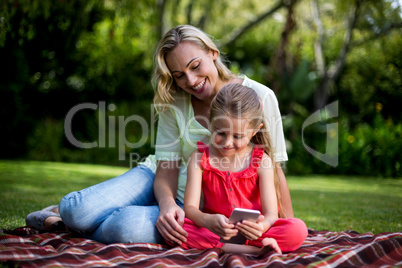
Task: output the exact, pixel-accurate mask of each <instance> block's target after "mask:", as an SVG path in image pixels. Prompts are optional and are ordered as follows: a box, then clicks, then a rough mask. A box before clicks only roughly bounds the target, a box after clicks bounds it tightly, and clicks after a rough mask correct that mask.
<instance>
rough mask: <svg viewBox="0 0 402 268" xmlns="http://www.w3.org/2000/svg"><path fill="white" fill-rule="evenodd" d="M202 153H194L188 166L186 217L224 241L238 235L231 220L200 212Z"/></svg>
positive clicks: (185, 196)
mask: <svg viewBox="0 0 402 268" xmlns="http://www.w3.org/2000/svg"><path fill="white" fill-rule="evenodd" d="M201 157H202V153H200V152H198V151H194V152H193V153H192V154H191V156H190V160H189V163H188V166H187V184H186V190H185V192H184V212H185V213H186V217H187V218H189V219H190V220H191V221H193V222H194V224H195V225H197V226H200V227H205V228H207V229H208V230H210V231H211V232H213V233H215V234H217V235H219V236H220V237H222V238H224V239H229V238H230V237H232V236H234V235H236V234H237V232H238V231H237V230H236V229H233V228H234V225H233V224H229V219H228V218H226V217H225V216H224V215H221V214H208V213H203V212H202V211H200V209H199V207H200V200H201V191H202V172H203V170H202V167H201Z"/></svg>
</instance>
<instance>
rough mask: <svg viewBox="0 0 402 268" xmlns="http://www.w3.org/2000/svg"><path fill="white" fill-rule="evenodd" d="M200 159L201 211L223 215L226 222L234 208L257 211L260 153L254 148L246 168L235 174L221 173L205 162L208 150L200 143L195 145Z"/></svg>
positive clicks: (259, 149)
mask: <svg viewBox="0 0 402 268" xmlns="http://www.w3.org/2000/svg"><path fill="white" fill-rule="evenodd" d="M197 147H198V150H199V151H200V152H202V153H203V155H202V157H201V167H202V169H203V173H202V191H203V194H204V206H203V209H202V211H203V212H206V213H212V214H216V213H219V214H223V215H225V216H226V217H228V218H229V216H230V214H231V213H232V210H233V209H234V208H235V207H239V208H248V209H256V210H259V211H261V200H260V188H259V177H258V175H257V170H258V168H259V166H260V162H261V159H262V156H263V154H264V149H263V148H260V147H254V148H253V152H252V155H251V160H250V164H249V165H248V167H247V168H245V169H243V170H241V171H238V172H231V171H221V170H219V169H217V168H215V167H213V166H212V165H211V164H210V162H209V147H208V146H207V145H205V144H203V143H202V142H198V143H197Z"/></svg>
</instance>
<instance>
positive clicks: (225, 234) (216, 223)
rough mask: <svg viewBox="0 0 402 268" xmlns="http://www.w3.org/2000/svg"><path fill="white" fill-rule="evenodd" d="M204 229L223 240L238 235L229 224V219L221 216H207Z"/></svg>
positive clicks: (232, 225)
mask: <svg viewBox="0 0 402 268" xmlns="http://www.w3.org/2000/svg"><path fill="white" fill-rule="evenodd" d="M205 227H206V228H207V229H208V230H210V231H211V232H213V233H215V234H217V235H219V236H220V237H221V238H223V239H225V240H227V239H230V238H231V237H232V236H235V235H237V233H238V230H237V229H235V228H234V227H235V226H234V224H232V223H229V219H228V218H227V217H226V216H225V215H222V214H209V215H208V219H207V224H206V225H205Z"/></svg>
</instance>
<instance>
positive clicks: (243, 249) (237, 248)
mask: <svg viewBox="0 0 402 268" xmlns="http://www.w3.org/2000/svg"><path fill="white" fill-rule="evenodd" d="M261 243H262V244H263V245H264V247H262V248H259V247H255V246H249V245H238V244H230V243H226V244H224V245H223V246H222V250H224V251H225V252H227V253H245V254H253V255H261V254H265V253H267V252H269V251H272V250H274V251H275V252H277V253H279V254H282V251H281V249H280V248H279V246H278V243H277V242H276V240H275V239H273V238H264V239H263V240H262V241H261Z"/></svg>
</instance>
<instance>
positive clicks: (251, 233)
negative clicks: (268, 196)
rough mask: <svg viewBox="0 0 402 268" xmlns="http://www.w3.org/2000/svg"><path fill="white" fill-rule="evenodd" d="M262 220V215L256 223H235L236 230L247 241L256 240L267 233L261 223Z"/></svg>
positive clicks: (245, 221) (244, 221)
mask: <svg viewBox="0 0 402 268" xmlns="http://www.w3.org/2000/svg"><path fill="white" fill-rule="evenodd" d="M263 220H264V215H260V216H259V217H258V219H257V221H256V222H252V221H247V220H243V221H241V222H238V223H236V228H237V229H238V230H239V232H240V233H241V234H242V235H243V236H244V237H246V238H247V239H248V240H256V239H258V238H260V237H261V236H262V234H263V233H265V232H266V231H267V230H265V227H264V224H263V223H262V221H263Z"/></svg>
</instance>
